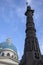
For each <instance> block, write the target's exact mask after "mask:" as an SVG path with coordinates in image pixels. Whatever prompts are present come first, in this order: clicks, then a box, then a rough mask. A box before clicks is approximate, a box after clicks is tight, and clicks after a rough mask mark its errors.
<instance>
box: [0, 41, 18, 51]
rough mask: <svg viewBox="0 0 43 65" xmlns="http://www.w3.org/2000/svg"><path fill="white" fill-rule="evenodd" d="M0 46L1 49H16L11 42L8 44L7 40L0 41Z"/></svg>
mask: <svg viewBox="0 0 43 65" xmlns="http://www.w3.org/2000/svg"><path fill="white" fill-rule="evenodd" d="M0 48H2V49H5V48H9V49H12V50H13V51H15V52H17V49H16V47H15V46H14V44H13V43H10V44H9V43H8V42H2V43H0Z"/></svg>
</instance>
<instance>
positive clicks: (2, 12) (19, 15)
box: [0, 0, 43, 59]
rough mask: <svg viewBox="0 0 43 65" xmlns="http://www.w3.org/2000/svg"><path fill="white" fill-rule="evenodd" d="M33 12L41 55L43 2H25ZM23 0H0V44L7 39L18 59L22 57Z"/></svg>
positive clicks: (42, 0)
mask: <svg viewBox="0 0 43 65" xmlns="http://www.w3.org/2000/svg"><path fill="white" fill-rule="evenodd" d="M27 1H28V4H29V5H31V7H32V9H34V10H35V12H34V23H35V28H36V30H37V32H36V36H37V37H38V41H39V46H40V50H41V53H42V54H43V0H27ZM25 11H26V1H25V0H0V42H3V41H5V40H6V39H7V38H8V37H10V38H11V40H12V42H13V43H14V45H15V46H16V48H17V51H18V56H19V59H20V58H21V57H22V54H23V50H24V43H25V37H26V36H25V29H26V27H25V24H26V17H25V15H24V13H25Z"/></svg>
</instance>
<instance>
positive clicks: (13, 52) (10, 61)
mask: <svg viewBox="0 0 43 65" xmlns="http://www.w3.org/2000/svg"><path fill="white" fill-rule="evenodd" d="M18 64H19V60H18V54H17V49H16V47H15V46H14V45H13V43H12V42H11V39H10V38H8V39H7V40H6V41H5V42H2V43H0V65H18Z"/></svg>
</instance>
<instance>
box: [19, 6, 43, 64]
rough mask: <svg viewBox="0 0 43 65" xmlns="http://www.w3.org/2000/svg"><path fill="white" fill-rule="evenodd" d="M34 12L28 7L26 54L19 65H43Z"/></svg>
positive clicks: (26, 13) (26, 14)
mask: <svg viewBox="0 0 43 65" xmlns="http://www.w3.org/2000/svg"><path fill="white" fill-rule="evenodd" d="M33 15H34V10H32V9H31V7H30V6H27V9H26V12H25V16H26V31H25V32H26V38H25V46H24V54H23V56H22V59H21V60H20V63H19V65H43V55H41V52H40V48H39V43H38V39H37V37H36V29H35V24H34V20H33Z"/></svg>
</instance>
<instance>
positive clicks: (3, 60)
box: [0, 59, 19, 65]
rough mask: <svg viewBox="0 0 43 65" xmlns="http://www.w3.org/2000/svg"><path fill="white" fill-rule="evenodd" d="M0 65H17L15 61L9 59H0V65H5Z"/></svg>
mask: <svg viewBox="0 0 43 65" xmlns="http://www.w3.org/2000/svg"><path fill="white" fill-rule="evenodd" d="M1 63H6V64H7V63H8V64H14V65H18V64H19V63H18V62H16V61H13V60H11V59H0V65H5V64H1Z"/></svg>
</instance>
